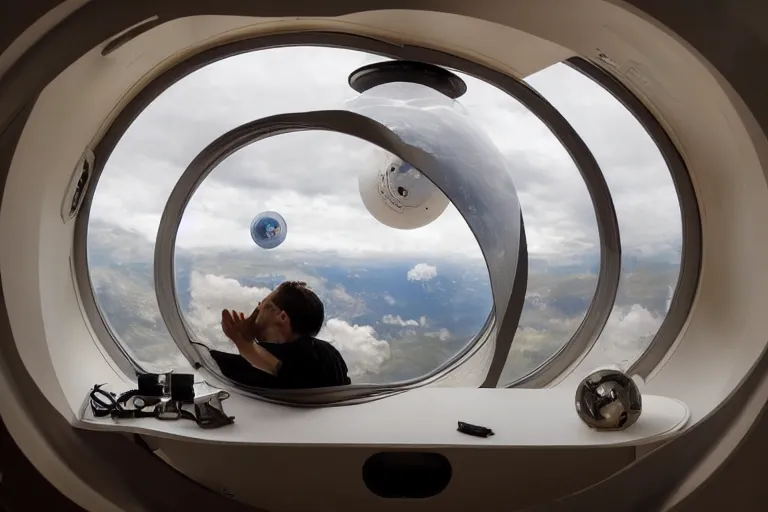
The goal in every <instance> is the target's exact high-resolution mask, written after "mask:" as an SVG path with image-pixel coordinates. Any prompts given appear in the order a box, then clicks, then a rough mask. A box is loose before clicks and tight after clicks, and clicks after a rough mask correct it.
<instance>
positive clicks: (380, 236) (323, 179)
mask: <svg viewBox="0 0 768 512" xmlns="http://www.w3.org/2000/svg"><path fill="white" fill-rule="evenodd" d="M378 60H383V59H382V58H380V57H377V56H372V55H368V54H365V53H362V52H354V51H348V50H339V49H330V48H307V47H302V48H278V49H269V50H263V51H259V52H254V53H250V54H244V55H240V56H237V57H233V58H229V59H225V60H223V61H219V62H217V63H214V64H212V65H209V66H207V67H205V68H203V69H201V70H198V71H196V72H194V73H193V74H192V75H190V76H188V77H187V78H185V79H183V80H182V81H180V82H179V83H177V84H175V85H174V86H172V87H171V88H170V89H169V90H167V91H166V92H165V93H163V94H162V95H161V96H160V97H159V98H158V99H157V100H155V101H154V102H153V103H152V104H151V105H150V106H149V107H148V108H147V110H146V111H145V112H144V113H142V114H141V115H140V116H139V118H138V119H137V120H136V121H135V123H134V124H133V125H132V126H131V127H130V128H129V130H128V131H127V133H126V134H125V136H124V137H123V139H122V140H121V141H120V143H119V144H118V146H117V148H116V150H115V152H114V153H113V154H112V156H111V157H110V160H109V162H108V164H107V166H106V168H105V171H104V173H103V175H102V178H101V179H100V181H99V183H98V188H97V192H96V194H95V197H94V203H93V206H92V214H91V215H92V220H93V221H98V222H99V223H101V224H103V225H107V226H113V227H116V228H121V229H124V230H128V231H130V232H133V233H135V234H138V235H140V236H141V237H142V238H143V239H144V240H145V241H146V242H148V243H152V244H153V243H154V239H155V237H156V235H157V227H158V224H159V220H160V216H161V214H162V211H163V208H164V205H165V201H166V200H167V198H168V196H169V194H170V192H171V190H172V188H173V187H174V185H175V184H176V181H177V180H178V178H179V176H180V175H181V174H182V172H183V171H184V170H185V168H186V166H187V165H188V164H189V163H190V162H191V160H192V159H193V158H194V156H195V155H196V154H197V153H198V152H200V151H201V150H202V149H203V148H204V147H205V146H206V145H207V144H209V143H210V142H211V141H213V140H214V139H215V138H216V137H218V136H220V135H221V134H222V133H224V132H225V131H227V130H230V129H232V128H234V127H236V126H238V125H240V124H242V123H246V122H248V121H252V120H255V119H259V118H262V117H265V116H269V115H273V114H279V113H285V112H300V111H306V110H322V109H343V108H345V107H344V106H345V102H347V101H349V100H350V99H352V98H354V97H356V96H357V93H355V92H354V91H353V90H352V89H351V88H350V87H349V86H348V85H347V77H348V75H349V73H350V72H351V71H353V70H354V69H356V68H357V67H359V66H361V65H364V64H368V63H371V62H374V61H378ZM461 76H462V78H464V79H465V81H466V82H467V84H468V91H467V93H466V94H465V95H464V96H463V97H462V98H460V99H459V102H460V103H461V104H462V105H463V106H464V107H465V109H466V111H467V112H468V114H469V116H470V117H471V119H472V120H473V122H474V123H475V125H476V126H477V129H479V130H482V131H484V132H485V133H486V134H487V135H488V136H489V137H490V138H491V140H492V141H493V142H494V144H495V145H496V147H497V148H498V150H499V152H501V154H502V155H503V156H504V157H505V158H506V159H507V162H508V163H509V170H510V172H511V173H512V176H513V180H514V183H515V185H516V188H517V195H518V198H519V200H520V204H521V208H522V211H523V216H524V219H525V226H526V234H527V242H528V251H529V257H531V258H533V259H537V260H540V261H544V262H546V263H547V264H548V265H551V266H555V267H556V266H558V265H561V264H562V265H565V264H569V263H572V262H577V261H582V260H583V259H584V258H588V257H594V255H595V254H597V253H598V251H599V241H598V234H597V225H596V221H595V215H594V209H593V205H592V201H591V199H590V197H589V194H588V192H587V189H586V187H585V185H584V182H583V180H582V178H581V176H580V175H579V173H578V169H577V167H576V165H575V164H574V163H573V161H572V159H571V158H570V156H569V154H568V152H567V151H566V150H565V148H564V147H563V146H562V145H561V144H560V143H559V141H558V140H557V138H556V137H555V136H554V135H553V134H552V133H551V132H550V131H549V130H548V129H547V127H546V126H545V125H544V124H543V123H542V122H541V121H539V120H538V118H537V117H536V116H535V115H534V114H533V113H531V112H529V111H527V110H526V109H525V108H524V107H523V106H522V105H520V104H519V103H518V102H517V101H516V100H515V99H513V98H511V97H509V96H508V95H506V94H505V93H503V92H501V91H499V90H498V89H496V88H495V87H493V86H492V85H490V84H487V83H485V82H482V81H480V80H478V79H475V78H472V77H469V76H466V75H461ZM526 81H527V82H528V83H529V85H531V86H532V87H534V88H535V89H536V90H538V91H539V92H540V93H541V94H542V95H543V96H544V97H545V98H546V99H548V100H549V101H550V102H551V103H552V104H553V105H554V106H555V107H556V108H558V109H559V110H560V112H561V113H562V114H563V115H564V116H565V117H566V119H567V120H568V121H569V122H570V123H571V124H572V126H573V127H574V128H575V129H576V131H577V132H578V133H579V134H580V135H581V137H582V138H583V139H584V140H585V142H586V143H587V145H588V147H589V148H590V149H591V151H592V152H593V154H594V155H595V157H596V159H597V161H598V163H599V164H600V165H601V168H602V170H603V173H604V175H605V178H606V181H607V182H608V185H609V187H610V190H611V193H612V196H613V201H614V205H615V207H616V210H617V215H618V219H619V225H620V229H621V241H622V244H623V250H624V253H625V254H638V255H643V256H647V257H657V258H665V259H668V260H670V261H674V260H675V258H679V250H680V243H681V242H680V240H681V226H680V214H679V207H678V201H677V196H676V194H675V191H674V187H673V183H672V180H671V178H670V175H669V172H668V170H667V167H666V164H665V163H664V161H663V158H662V157H661V155H660V153H659V151H658V150H657V149H656V147H655V145H654V144H653V142H652V140H651V139H650V137H649V136H648V135H647V133H646V132H645V131H644V130H643V128H642V127H641V126H640V125H639V123H638V122H637V121H636V120H635V119H634V118H633V117H632V115H631V114H630V113H629V112H628V111H627V110H626V109H624V107H623V106H621V105H620V104H619V102H618V101H617V100H615V99H614V98H613V97H612V96H610V94H609V93H607V92H606V91H604V90H603V89H602V88H601V87H599V86H598V85H597V84H595V83H593V82H592V81H591V80H590V79H589V78H586V77H584V76H582V75H581V74H580V73H578V72H577V71H575V70H573V69H570V68H568V67H567V66H566V65H563V64H556V65H554V66H552V67H550V68H547V69H545V70H542V71H540V72H538V73H536V74H535V75H532V76H530V77H528V78H527V79H526ZM376 150H377V149H376V148H374V147H373V146H372V145H370V144H369V143H367V142H364V141H362V140H359V139H356V138H354V137H349V136H344V135H340V134H336V133H330V132H302V133H292V134H286V135H279V136H275V137H272V138H269V139H266V140H263V141H259V142H257V143H254V144H252V145H250V146H248V147H247V148H245V149H243V150H241V151H239V152H237V153H236V154H234V155H232V156H231V157H229V158H228V159H227V160H225V161H224V162H223V163H222V164H221V165H220V166H218V167H217V168H215V169H214V170H213V171H212V172H211V174H210V175H209V176H208V177H207V178H206V180H205V181H204V182H203V183H202V184H201V186H200V187H199V189H198V190H197V191H196V192H195V194H194V195H193V197H192V199H191V200H190V202H189V204H188V206H187V210H186V211H185V214H184V216H183V218H182V222H181V226H180V227H179V232H178V237H177V245H178V247H180V248H183V249H185V250H189V251H200V252H212V253H215V252H217V251H228V250H231V249H245V248H249V247H252V244H253V242H252V241H251V238H250V235H249V230H248V227H249V224H250V222H251V220H252V219H253V217H254V216H255V215H257V214H258V213H260V212H262V211H265V210H274V211H277V212H279V213H280V214H281V215H282V216H283V217H284V218H285V219H286V221H287V224H288V236H287V238H286V241H285V242H284V243H283V245H281V246H280V247H279V248H277V249H275V250H273V251H272V252H273V253H274V254H275V255H277V257H280V256H284V257H286V258H291V257H298V256H297V255H305V256H307V257H309V256H311V255H313V254H315V255H316V254H323V257H324V258H352V259H357V260H361V261H366V262H374V261H381V260H387V259H398V258H399V259H404V258H407V259H410V260H413V261H419V263H418V264H416V265H414V266H413V268H411V270H410V271H409V272H408V273H407V276H405V278H406V279H408V280H409V281H418V280H429V279H431V278H433V277H434V276H435V275H437V273H438V269H439V264H438V263H437V262H438V261H445V260H447V259H448V260H451V261H453V262H458V263H460V264H466V265H467V266H472V267H475V268H476V267H478V266H484V262H483V256H482V253H481V251H480V248H479V246H478V244H477V242H476V240H475V238H474V236H473V234H472V232H471V231H470V230H469V228H468V227H467V225H466V223H465V222H464V220H463V218H462V217H461V215H460V214H459V213H458V212H457V210H456V209H455V208H454V207H453V205H449V207H448V208H447V209H446V211H445V212H444V213H443V214H442V215H441V216H440V217H439V218H438V219H437V220H435V221H434V222H432V223H431V224H429V225H427V226H425V227H423V228H419V229H415V230H397V229H393V228H390V227H387V226H385V225H383V224H382V223H380V222H378V221H377V220H376V219H375V218H373V217H372V216H371V215H370V214H369V213H368V212H367V211H366V209H365V207H364V205H363V203H362V200H361V198H360V194H359V190H358V175H359V174H360V173H364V172H368V173H370V172H375V165H374V163H373V162H374V160H373V158H374V157H372V155H373V154H375V151H376ZM378 151H381V150H378ZM193 285H194V290H195V293H196V296H195V297H196V302H194V303H193V308H194V307H197V310H195V314H194V315H195V316H194V318H195V321H196V322H198V323H199V325H200V326H201V328H206V329H211V328H213V327H215V324H216V322H217V320H216V318H215V317H211V316H210V315H211V314H212V312H214V313H215V307H214V304H219V303H221V302H222V300H224V301H225V302H226V298H227V297H235V296H236V297H239V299H237V300H239V301H242V302H245V303H247V302H249V301H252V300H258V299H259V298H260V296H263V295H265V294H266V292H268V290H265V289H250V288H249V289H245V288H242V287H241V288H238V286H240V285H239V284H238V283H237V281H234V282H230V281H226V279H225V277H223V276H221V275H215V274H210V275H207V276H206V275H202V276H198V278H197V280H196V281H195V282H194V283H193ZM193 295H194V294H193ZM201 297H202V298H201ZM205 297H208V298H205ZM237 300H236V301H237ZM195 304H196V305H195ZM646 313H647V312H646ZM643 314H644V313H643V311H636V310H630V309H626V310H624V311H622V312H620V313H618V312H617V315H616V318H613V319H612V321H613V324H611V325H614V324H615V325H616V326H620V325H624V327H622V328H624V329H635V330H636V327H634V328H633V327H632V325H635V324H632V323H631V322H635V323H637V322H642V321H643V320H642V319H643ZM418 316H419V315H414V316H413V318H409V319H402V318H401V319H400V320H401V321H406V320H412V321H418ZM622 319H625V320H627V321H628V322H630V323H628V324H620V321H622ZM389 320H390V321H397V319H395V318H394V317H393V318H391V319H389ZM576 324H578V322H576ZM654 325H655V324H654ZM574 329H575V327H574ZM616 329H618V331H617V332H622V334H621V336H624V337H626V335H625V334H624V333H623V331H621V329H620V328H619V327H615V328H614V330H616ZM329 331H330V332H331V334H330V335H329V336H332V337H333V338H334V339H335V340H336V341H337V343H339V344H340V345H343V344H344V343H348V344H351V343H355V347H357V348H349V349H348V350H347V351H346V353H345V357H347V356H346V354H349V356H348V357H349V358H350V359H354V363H353V364H351V365H350V368H352V367H353V366H354V367H356V368H357V367H360V368H368V369H369V370H370V368H375V367H376V366H377V365H379V366H380V361H381V360H382V359H383V358H385V354H386V352H387V350H386V349H385V348H384V345H385V344H386V341H383V340H379V339H378V338H376V333H375V332H374V331H372V327H371V326H356V325H353V324H350V323H347V322H346V321H344V320H343V319H329V321H328V325H327V326H326V331H324V332H325V333H326V334H327V333H328V332H329ZM608 331H610V329H608ZM435 336H437V337H439V336H440V334H439V333H438V334H435ZM617 336H619V335H617ZM350 340H353V341H350ZM360 340H363V341H360ZM361 371H363V370H361Z"/></svg>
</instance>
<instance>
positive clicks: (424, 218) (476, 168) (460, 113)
mask: <svg viewBox="0 0 768 512" xmlns="http://www.w3.org/2000/svg"><path fill="white" fill-rule="evenodd" d="M345 107H346V109H347V110H349V111H351V112H354V113H357V114H361V115H363V116H366V117H368V118H370V119H373V120H374V121H377V122H379V123H381V124H383V125H384V126H385V127H387V128H388V129H389V130H391V131H392V132H394V133H395V134H396V135H397V136H398V137H399V138H400V139H401V140H402V141H403V142H405V143H406V144H408V145H410V146H414V147H416V148H418V149H419V150H421V151H423V152H425V153H427V154H429V155H430V156H432V157H434V158H435V161H436V167H437V169H435V170H436V171H437V172H439V173H440V176H437V175H436V176H432V177H427V176H426V175H424V174H423V173H422V170H421V169H418V167H414V166H413V164H411V163H410V162H405V161H403V160H402V159H401V158H399V157H398V156H397V155H392V154H391V153H388V152H386V151H384V150H379V151H376V152H374V154H373V156H372V157H371V158H370V159H369V160H368V161H367V162H366V163H365V164H364V165H363V166H361V168H360V169H359V171H358V187H359V191H360V196H361V198H362V201H363V204H364V205H365V207H366V209H367V210H368V212H369V213H370V214H371V215H372V216H373V217H374V218H375V219H376V220H378V221H379V222H381V223H382V224H384V225H386V226H389V227H393V228H397V229H416V228H421V227H423V226H427V225H429V224H430V223H432V222H434V221H435V220H436V219H438V218H439V217H440V216H441V215H442V214H443V212H445V210H446V209H447V208H448V205H449V204H450V200H449V199H448V195H447V194H446V192H449V193H453V194H459V195H462V196H464V195H465V194H466V190H467V187H464V186H463V185H462V182H465V181H467V180H478V181H482V182H489V181H492V180H494V178H493V176H494V175H496V174H497V173H509V172H510V170H509V167H508V163H507V161H506V158H505V157H504V155H503V154H502V153H501V152H500V151H499V149H498V148H497V147H496V146H495V145H494V143H493V141H491V139H490V138H489V137H488V135H487V134H486V133H485V132H484V131H483V130H482V129H480V128H479V127H478V126H477V125H476V124H475V123H474V121H473V120H472V118H471V116H470V115H469V113H468V112H467V111H466V109H465V108H464V107H463V106H462V105H461V104H460V103H459V102H458V101H455V100H454V99H452V98H450V97H448V96H446V95H445V94H442V93H441V92H439V91H438V90H435V89H434V88H431V87H428V86H425V85H421V84H419V83H412V82H410V81H405V82H401V81H395V82H386V83H382V84H380V85H376V86H375V87H372V88H370V89H367V90H365V91H364V92H363V93H361V94H360V95H359V96H357V97H355V98H353V99H351V100H349V101H347V102H346V103H345ZM438 178H441V179H442V185H441V186H438V185H437V184H436V181H437V179H438ZM433 180H435V181H433ZM446 180H450V182H451V183H450V185H449V186H447V187H446V185H448V184H447V183H445V181H446ZM444 188H445V189H446V190H443V189H444ZM449 189H452V190H453V192H451V190H449ZM508 195H509V199H510V201H511V202H512V203H513V204H516V203H518V201H517V195H516V192H515V191H514V190H513V189H508ZM454 199H455V198H454ZM473 199H474V198H473ZM460 200H461V201H467V198H466V197H461V198H460ZM481 202H482V200H481V199H477V200H474V201H473V203H481ZM468 206H469V208H470V211H471V212H472V213H475V212H477V211H478V210H482V209H483V206H484V205H483V204H469V205H468ZM517 206H518V207H519V205H517Z"/></svg>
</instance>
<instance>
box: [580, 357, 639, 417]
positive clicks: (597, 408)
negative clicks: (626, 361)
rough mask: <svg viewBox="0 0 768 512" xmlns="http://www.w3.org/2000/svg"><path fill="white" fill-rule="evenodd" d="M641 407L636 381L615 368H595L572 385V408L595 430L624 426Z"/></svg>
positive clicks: (637, 413)
mask: <svg viewBox="0 0 768 512" xmlns="http://www.w3.org/2000/svg"><path fill="white" fill-rule="evenodd" d="M642 409H643V406H642V399H641V396H640V389H639V388H638V387H637V384H636V383H635V381H634V380H632V379H631V378H630V377H629V376H628V375H627V374H626V373H624V372H621V371H619V370H616V369H612V368H610V369H600V370H596V371H594V372H592V373H591V374H589V375H588V376H587V377H586V378H585V379H584V380H582V381H581V383H580V384H579V387H578V388H577V389H576V412H577V413H578V415H579V418H581V420H582V421H583V422H584V423H586V424H587V425H588V426H589V427H591V428H594V429H595V430H624V429H625V428H627V427H629V426H631V425H633V424H634V423H635V422H636V421H637V419H638V418H639V417H640V413H641V412H642Z"/></svg>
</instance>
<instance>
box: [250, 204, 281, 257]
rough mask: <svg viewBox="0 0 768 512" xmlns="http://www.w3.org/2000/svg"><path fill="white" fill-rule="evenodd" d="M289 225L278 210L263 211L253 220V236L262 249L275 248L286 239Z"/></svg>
mask: <svg viewBox="0 0 768 512" xmlns="http://www.w3.org/2000/svg"><path fill="white" fill-rule="evenodd" d="M287 234H288V225H287V224H286V223H285V219H284V218H283V216H282V215H280V214H279V213H277V212H263V213H260V214H258V215H257V216H256V217H255V218H254V219H253V220H252V221H251V238H252V239H253V241H254V242H256V245H258V246H259V247H261V248H262V249H274V248H275V247H277V246H278V245H280V244H282V243H283V242H284V241H285V235H287Z"/></svg>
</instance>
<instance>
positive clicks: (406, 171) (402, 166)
mask: <svg viewBox="0 0 768 512" xmlns="http://www.w3.org/2000/svg"><path fill="white" fill-rule="evenodd" d="M361 171H362V172H360V173H359V174H358V187H359V190H360V197H361V198H362V200H363V204H364V205H365V208H366V209H367V210H368V212H369V213H370V214H371V215H373V217H374V218H375V219H376V220H378V221H379V222H381V223H382V224H384V225H385V226H389V227H391V228H397V229H416V228H420V227H423V226H426V225H428V224H430V223H431V222H432V221H434V220H435V219H437V218H438V217H440V215H442V213H443V212H444V211H445V209H446V208H447V207H448V204H449V203H450V201H449V200H448V198H447V197H446V196H445V194H443V193H442V192H441V191H440V189H439V188H437V186H435V184H434V183H432V182H431V181H430V180H429V178H427V177H426V176H424V175H423V174H422V173H421V172H419V170H418V169H416V168H414V167H413V166H412V165H411V164H409V163H407V162H403V161H402V160H401V159H400V158H398V157H396V156H394V155H392V154H391V153H387V152H386V151H383V150H381V151H376V152H375V153H374V156H373V157H372V160H371V165H370V167H369V168H367V169H362V170H361Z"/></svg>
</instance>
